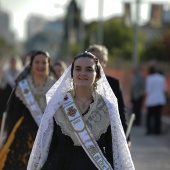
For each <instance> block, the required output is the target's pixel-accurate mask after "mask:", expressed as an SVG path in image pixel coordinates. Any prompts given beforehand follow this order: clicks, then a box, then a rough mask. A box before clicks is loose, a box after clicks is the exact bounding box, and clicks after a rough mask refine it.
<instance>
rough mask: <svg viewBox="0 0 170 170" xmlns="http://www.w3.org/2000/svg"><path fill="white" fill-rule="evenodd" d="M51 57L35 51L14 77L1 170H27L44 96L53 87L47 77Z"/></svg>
mask: <svg viewBox="0 0 170 170" xmlns="http://www.w3.org/2000/svg"><path fill="white" fill-rule="evenodd" d="M49 63H50V56H49V55H47V54H46V52H43V51H36V52H34V53H33V54H32V55H31V57H30V63H29V64H28V65H27V67H26V68H25V70H23V72H22V73H21V74H20V75H19V76H18V77H17V79H16V85H15V88H14V90H13V92H12V94H11V98H10V101H9V104H8V107H7V110H6V112H7V119H6V121H5V132H6V133H7V137H6V140H5V143H4V145H3V146H2V148H1V150H0V169H1V170H12V169H16V170H24V169H26V166H27V163H28V159H29V156H30V152H31V149H32V145H33V143H34V139H35V137H36V133H37V130H38V127H39V125H40V122H41V118H42V116H43V113H44V110H45V107H46V98H45V94H46V93H47V91H48V90H49V89H50V87H51V86H52V85H53V84H54V83H55V81H56V80H55V79H54V78H52V77H50V76H49V74H50V72H49V70H50V65H49Z"/></svg>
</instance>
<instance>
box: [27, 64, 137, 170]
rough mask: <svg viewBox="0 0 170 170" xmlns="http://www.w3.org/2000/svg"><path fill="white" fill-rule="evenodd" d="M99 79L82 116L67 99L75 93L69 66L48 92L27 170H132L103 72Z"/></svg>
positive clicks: (115, 102) (114, 102)
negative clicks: (87, 109) (91, 99)
mask: <svg viewBox="0 0 170 170" xmlns="http://www.w3.org/2000/svg"><path fill="white" fill-rule="evenodd" d="M101 75H102V77H101V78H100V80H98V81H97V90H96V91H94V92H93V94H92V95H93V101H94V102H93V103H91V105H90V108H89V111H88V112H87V113H86V114H83V115H84V116H82V113H80V111H79V109H78V107H77V104H76V102H75V101H74V97H72V98H71V99H72V100H70V97H67V96H68V91H70V90H72V91H74V88H73V82H72V78H71V66H70V67H69V68H68V69H67V71H66V72H65V73H64V74H63V75H62V76H61V77H60V79H59V80H58V81H57V82H56V83H55V84H54V86H53V87H52V88H51V89H50V90H49V91H48V93H47V95H46V97H47V102H48V105H47V107H46V110H45V112H44V116H43V119H42V121H41V124H40V127H39V130H38V133H37V136H36V140H35V142H34V146H33V149H32V152H31V156H30V159H29V163H28V167H27V170H40V169H41V170H54V169H55V170H72V169H74V170H80V169H81V170H85V169H88V170H97V169H100V170H106V169H107V170H112V169H114V170H134V165H133V162H132V159H131V155H130V152H129V149H128V145H127V142H126V138H125V134H124V132H123V128H122V124H121V121H120V117H119V113H118V105H117V100H116V97H115V95H114V94H113V91H112V90H111V88H110V86H109V83H108V81H107V79H106V77H105V75H104V72H103V70H102V68H101ZM73 96H74V95H73ZM67 100H68V101H69V102H68V103H67ZM67 107H69V108H67ZM67 111H68V112H67ZM71 119H72V120H71ZM82 124H83V127H82ZM76 128H78V129H76ZM98 158H99V159H98ZM103 162H104V164H103ZM100 163H101V164H100ZM106 165H108V166H106ZM109 165H111V166H109Z"/></svg>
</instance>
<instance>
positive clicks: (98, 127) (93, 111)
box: [54, 94, 110, 146]
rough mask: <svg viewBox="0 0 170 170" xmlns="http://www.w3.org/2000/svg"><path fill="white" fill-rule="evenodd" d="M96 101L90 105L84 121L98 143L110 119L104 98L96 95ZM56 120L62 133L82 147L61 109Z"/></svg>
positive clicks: (56, 114)
mask: <svg viewBox="0 0 170 170" xmlns="http://www.w3.org/2000/svg"><path fill="white" fill-rule="evenodd" d="M93 98H94V97H93ZM94 101H95V102H93V103H92V104H91V105H90V109H89V111H88V113H86V114H85V115H84V117H83V119H84V121H85V122H86V124H87V126H88V128H89V129H90V131H91V132H92V134H93V136H94V138H95V140H96V141H97V140H98V139H99V138H100V136H101V135H102V134H103V133H105V132H106V131H107V128H108V126H109V124H110V119H109V114H108V110H107V107H106V104H105V102H104V100H103V99H102V97H101V96H99V95H98V94H96V95H95V99H94ZM54 118H55V121H56V123H57V124H58V125H59V126H60V127H61V131H62V133H63V134H64V135H67V136H69V137H70V138H71V139H72V140H73V142H74V145H75V146H80V143H79V141H78V139H77V137H76V136H75V134H74V132H73V130H72V127H71V126H70V123H69V122H68V121H67V119H66V118H65V115H64V113H63V111H62V109H61V107H60V108H59V109H58V111H57V112H56V113H55V115H54Z"/></svg>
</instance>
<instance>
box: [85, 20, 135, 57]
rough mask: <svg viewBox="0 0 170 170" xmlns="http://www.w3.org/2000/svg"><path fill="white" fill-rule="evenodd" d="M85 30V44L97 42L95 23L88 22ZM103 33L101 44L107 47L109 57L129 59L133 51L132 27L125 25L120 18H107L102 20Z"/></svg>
mask: <svg viewBox="0 0 170 170" xmlns="http://www.w3.org/2000/svg"><path fill="white" fill-rule="evenodd" d="M86 31H87V33H86V41H85V44H86V46H87V47H88V46H89V44H94V43H97V34H96V32H97V23H95V22H93V23H91V24H89V25H88V26H87V29H86ZM103 35H104V41H103V44H104V45H105V46H106V47H107V48H108V50H109V54H110V56H111V57H114V58H119V57H121V58H123V59H125V60H130V59H131V56H132V51H133V29H132V27H125V26H124V25H123V24H122V21H121V20H120V19H111V20H107V21H105V22H103ZM111 60H112V59H111Z"/></svg>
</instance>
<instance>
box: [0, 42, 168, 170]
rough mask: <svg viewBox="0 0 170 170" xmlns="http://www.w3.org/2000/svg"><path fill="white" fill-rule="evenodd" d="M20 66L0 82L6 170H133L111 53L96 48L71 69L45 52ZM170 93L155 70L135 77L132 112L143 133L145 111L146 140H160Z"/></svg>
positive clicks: (1, 151) (1, 153)
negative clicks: (152, 137) (107, 70)
mask: <svg viewBox="0 0 170 170" xmlns="http://www.w3.org/2000/svg"><path fill="white" fill-rule="evenodd" d="M18 61H19V58H16V57H11V58H10V61H9V62H8V67H5V68H4V69H3V72H2V76H1V78H0V102H1V107H0V123H1V127H0V130H1V131H0V132H1V133H0V170H12V169H17V170H24V169H27V170H53V169H58V170H69V169H70V170H73V169H74V170H80V169H81V170H85V169H88V170H96V169H101V170H105V169H108V170H112V169H116V170H127V169H128V170H133V169H135V168H134V164H133V161H132V158H131V153H130V148H131V145H133V142H132V141H131V137H130V135H129V136H128V137H127V138H126V133H127V129H128V121H127V115H126V106H125V103H124V99H123V93H122V89H121V85H120V82H119V80H118V79H116V78H115V77H111V76H108V75H105V68H106V67H107V63H108V50H107V48H106V47H105V46H103V45H97V44H93V45H90V46H89V47H88V48H87V49H86V51H85V52H82V53H80V54H77V56H75V57H74V59H73V61H72V63H71V64H70V66H68V67H67V64H66V62H64V61H59V60H58V61H53V62H51V59H50V55H49V53H48V52H45V51H39V50H33V51H30V52H29V53H28V54H27V57H26V60H25V61H24V66H23V65H22V64H21V62H20V66H19V64H18ZM166 93H167V85H166V81H165V77H164V76H163V75H162V74H160V73H159V72H158V69H157V67H156V66H155V65H152V66H150V67H149V69H148V74H147V75H143V74H142V72H140V70H139V69H138V68H135V69H134V70H133V77H132V81H131V93H130V96H131V102H132V109H131V110H132V111H131V112H132V113H135V115H136V120H135V122H134V125H137V126H140V125H141V121H142V120H141V119H142V107H143V105H145V106H146V108H147V117H146V134H147V135H149V134H161V110H162V107H163V106H164V105H165V104H166ZM152 119H153V120H152ZM2 138H3V139H2Z"/></svg>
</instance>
